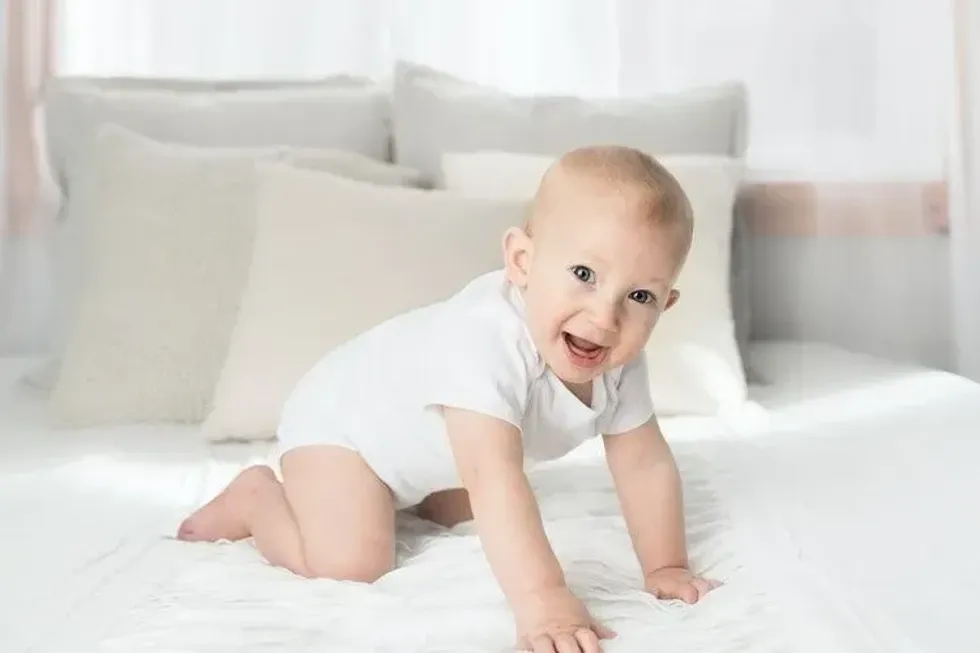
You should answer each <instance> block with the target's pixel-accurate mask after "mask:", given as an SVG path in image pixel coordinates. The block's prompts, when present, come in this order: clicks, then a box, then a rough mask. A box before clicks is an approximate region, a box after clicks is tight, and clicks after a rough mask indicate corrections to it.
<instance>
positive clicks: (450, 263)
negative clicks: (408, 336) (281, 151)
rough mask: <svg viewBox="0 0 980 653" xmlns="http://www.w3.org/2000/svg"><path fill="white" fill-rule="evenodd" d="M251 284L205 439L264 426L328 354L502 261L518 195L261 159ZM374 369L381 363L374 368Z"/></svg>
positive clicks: (241, 435)
mask: <svg viewBox="0 0 980 653" xmlns="http://www.w3.org/2000/svg"><path fill="white" fill-rule="evenodd" d="M257 211H258V227H257V234H256V239H255V248H254V251H253V259H252V265H251V268H250V271H249V276H248V282H247V287H246V290H245V293H244V296H243V298H242V303H241V309H240V311H239V315H238V321H237V323H236V325H235V328H234V331H233V333H232V337H231V342H230V345H229V349H228V356H227V359H226V360H225V364H224V368H223V370H222V372H221V376H220V379H219V381H218V384H217V386H216V388H215V393H214V405H213V410H212V411H211V413H210V414H209V416H208V418H207V420H206V422H205V424H204V435H205V437H206V438H208V439H210V440H225V439H256V438H271V437H273V436H274V435H275V431H276V426H277V425H278V422H279V417H280V413H281V411H282V407H283V404H284V402H285V400H286V398H287V397H288V395H289V393H290V392H292V390H293V388H294V387H295V385H296V384H297V383H298V382H299V380H300V378H302V376H303V375H304V374H305V373H306V372H307V371H309V370H310V368H312V367H313V366H314V364H315V363H316V362H317V361H318V360H319V359H320V358H321V357H323V356H324V355H325V354H327V353H328V352H330V351H331V350H333V349H334V348H336V347H337V346H338V345H341V344H342V343H344V342H346V341H347V340H349V339H350V338H353V337H354V336H356V335H359V334H361V333H362V332H364V331H365V330H367V329H369V328H371V327H373V326H376V325H378V324H380V323H381V322H383V321H385V320H387V319H389V318H391V317H394V316H395V315H397V314H399V313H402V312H404V311H407V310H410V309H413V308H419V307H421V306H424V305H427V304H431V303H433V302H436V301H439V300H442V299H445V298H447V297H449V296H450V295H452V294H453V293H455V292H457V291H458V290H459V289H460V288H461V287H463V286H464V285H465V284H466V283H468V282H469V281H471V280H472V279H473V278H475V277H476V276H478V275H480V274H482V273H485V272H489V271H491V270H494V269H496V268H498V267H499V266H500V264H501V260H502V258H501V256H502V255H501V242H502V240H501V239H502V238H503V234H504V231H505V230H506V228H507V227H510V226H513V225H518V224H521V222H522V220H523V217H524V211H525V204H524V203H523V202H518V201H509V200H508V201H497V200H486V199H480V198H468V197H463V196H460V195H457V194H453V193H446V192H434V191H423V190H418V189H411V188H394V187H380V186H376V185H370V184H364V183H356V182H353V181H350V180H346V179H342V178H339V177H337V176H335V175H331V174H328V173H319V172H312V171H309V170H297V169H292V168H289V167H285V166H263V167H262V169H261V173H260V183H259V196H258V209H257ZM377 373H378V374H379V375H383V374H384V373H385V371H384V370H378V371H377Z"/></svg>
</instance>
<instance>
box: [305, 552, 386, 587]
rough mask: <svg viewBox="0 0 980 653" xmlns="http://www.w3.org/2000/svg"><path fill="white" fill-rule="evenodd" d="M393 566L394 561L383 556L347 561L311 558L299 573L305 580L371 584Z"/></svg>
mask: <svg viewBox="0 0 980 653" xmlns="http://www.w3.org/2000/svg"><path fill="white" fill-rule="evenodd" d="M393 566H394V561H393V560H390V559H387V558H385V557H383V556H368V555H363V556H357V557H351V558H349V559H343V558H327V557H316V556H314V557H311V558H309V559H307V560H306V564H305V565H304V569H303V570H301V571H300V572H299V573H300V575H301V576H305V577H307V578H327V579H330V580H341V581H354V582H357V583H373V582H375V581H376V580H378V579H379V578H381V577H382V576H384V575H385V574H387V573H388V572H389V571H391V569H392V567H393Z"/></svg>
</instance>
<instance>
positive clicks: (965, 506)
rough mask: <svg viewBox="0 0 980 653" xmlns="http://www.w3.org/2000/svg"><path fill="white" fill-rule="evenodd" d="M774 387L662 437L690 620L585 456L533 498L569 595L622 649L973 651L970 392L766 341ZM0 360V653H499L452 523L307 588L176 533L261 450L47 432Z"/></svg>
mask: <svg viewBox="0 0 980 653" xmlns="http://www.w3.org/2000/svg"><path fill="white" fill-rule="evenodd" d="M755 362H756V364H757V365H758V366H759V367H760V369H761V371H762V372H763V373H764V374H765V375H766V376H768V377H769V378H770V380H772V381H773V383H772V385H770V386H767V387H757V388H753V400H754V402H753V403H752V404H750V405H747V406H746V407H745V410H743V411H741V412H740V413H739V414H737V415H732V416H729V417H727V418H726V419H724V420H721V419H714V420H706V419H691V418H685V419H671V420H666V423H665V428H666V430H667V432H668V435H669V436H670V438H671V439H672V441H673V443H674V447H675V451H676V453H677V455H678V459H679V461H680V464H681V466H682V469H683V472H684V475H685V481H686V484H687V502H688V515H689V518H688V519H689V530H690V545H691V550H692V557H693V561H694V563H695V565H697V567H698V568H699V569H701V570H703V571H705V572H706V573H709V574H711V575H714V576H717V577H720V578H722V579H723V580H725V581H726V585H725V586H724V587H722V588H721V589H719V590H717V591H716V592H715V593H713V594H712V595H710V596H709V597H708V598H707V599H706V600H705V601H703V602H702V603H701V604H698V605H696V606H693V607H689V606H684V605H679V604H674V603H667V602H657V601H654V600H652V599H651V598H650V597H648V596H645V595H644V594H643V593H642V592H640V591H639V578H638V577H637V573H636V572H637V569H636V563H635V560H634V558H633V556H632V552H631V549H630V547H629V541H628V538H627V536H626V534H625V531H624V529H623V524H622V520H621V518H620V517H619V514H618V509H617V506H616V504H615V499H614V495H613V493H612V491H611V489H610V485H609V479H608V475H607V474H606V473H605V470H604V468H603V467H602V464H601V459H600V458H598V457H597V455H596V453H597V450H596V448H594V447H593V448H591V449H590V448H586V449H584V450H582V451H581V452H577V453H576V454H575V455H573V456H571V457H570V458H569V459H568V460H566V461H562V462H561V463H559V464H558V465H555V466H552V467H550V468H548V469H543V470H541V472H540V473H538V474H537V475H536V476H535V479H534V482H535V485H536V487H537V488H538V489H539V492H540V496H541V501H542V511H543V512H544V514H545V516H546V519H547V521H548V530H549V533H550V535H551V537H552V541H553V543H554V544H555V548H556V550H557V552H558V554H559V556H560V558H561V559H562V561H563V563H564V564H565V566H566V569H567V570H568V576H569V579H570V582H571V583H572V584H573V587H574V588H575V589H576V590H577V591H579V593H580V594H581V595H582V596H583V597H584V598H585V599H586V600H587V602H588V604H589V605H590V607H591V608H592V610H593V611H594V613H595V614H596V615H597V616H598V617H600V618H601V619H603V620H604V621H606V622H607V623H608V624H609V625H610V626H612V627H613V628H614V629H616V630H618V631H619V633H620V636H619V638H617V639H616V640H613V641H611V642H608V643H607V644H606V650H607V651H609V652H610V653H616V652H617V651H651V650H657V651H685V652H693V651H712V652H714V651H718V652H723V651H834V652H848V651H888V652H889V653H890V652H901V651H910V652H911V651H977V650H980V624H978V620H977V619H976V618H975V617H974V615H973V612H974V611H975V608H976V607H977V606H978V604H980V601H978V599H977V598H975V597H977V596H978V590H980V568H978V564H977V554H976V551H977V550H978V545H980V521H978V519H977V514H978V511H977V509H976V502H977V499H978V498H980V476H978V475H977V474H976V473H975V472H974V469H973V467H974V466H975V465H976V464H977V463H976V461H977V460H980V456H978V455H977V454H978V453H980V388H978V387H977V386H976V385H974V384H970V383H968V382H966V381H963V380H961V379H958V378H956V377H953V376H950V375H946V374H941V373H937V372H930V371H925V370H919V369H910V368H906V367H903V366H898V365H892V364H887V363H884V362H882V361H878V360H875V359H872V358H868V357H863V356H857V355H854V354H848V353H846V352H842V351H840V350H837V349H834V348H830V347H825V346H821V345H812V344H787V343H784V344H768V345H764V346H759V347H757V348H756V351H755ZM26 363H27V362H26V361H10V360H7V361H2V362H0V384H2V385H3V390H0V523H2V529H3V530H2V538H0V588H2V593H0V650H2V651H4V652H10V653H20V652H21V651H37V652H43V653H48V652H52V653H53V652H55V651H58V652H61V651H72V652H76V651H80V652H87V651H120V652H123V651H125V652H127V653H128V652H136V651H151V650H152V651H164V650H166V651H195V652H196V651H202V652H203V651H209V652H210V651H223V650H228V651H232V650H233V651H388V650H390V651H400V652H406V653H407V652H411V651H459V652H463V651H504V650H508V646H509V645H510V644H511V643H512V639H513V638H512V632H511V628H512V622H511V619H510V616H509V614H508V613H507V611H506V609H505V608H504V604H503V602H502V599H501V597H500V595H499V591H498V590H497V589H496V586H495V584H494V583H493V581H492V577H491V575H490V573H489V570H488V569H487V567H486V564H485V562H484V561H483V558H482V555H481V553H480V550H479V543H478V540H477V539H476V537H475V536H474V535H473V534H472V533H471V531H470V530H469V527H468V526H467V525H463V526H461V527H459V528H458V529H456V531H455V532H453V533H445V532H440V531H438V530H437V529H434V528H432V527H429V526H427V525H425V524H422V523H420V522H418V521H414V520H411V519H409V518H406V519H404V520H403V521H402V523H401V525H400V526H401V528H400V532H399V541H400V551H399V553H400V561H401V562H402V566H401V567H400V568H399V569H398V570H396V571H395V572H392V573H391V574H389V575H388V576H386V577H385V578H383V579H382V580H381V581H379V582H378V583H377V584H376V585H374V586H370V587H368V586H360V585H356V584H343V583H334V582H330V581H307V580H302V579H298V578H294V577H291V576H290V575H289V574H287V573H285V572H282V571H281V570H278V569H274V568H271V567H269V566H267V565H265V564H264V563H263V562H262V561H261V559H260V558H259V556H258V555H257V554H256V553H255V551H254V549H253V548H252V547H251V545H250V544H249V543H247V542H246V543H238V544H193V545H191V544H186V543H181V542H176V541H174V540H172V539H170V535H171V534H172V533H173V531H174V528H175V527H176V524H177V523H178V522H179V520H180V518H181V517H182V516H183V515H184V514H185V513H186V511H187V510H188V509H190V508H191V507H193V506H195V505H197V504H198V503H200V502H201V501H203V500H204V499H206V498H208V497H209V496H210V495H211V493H213V492H215V491H217V489H218V488H219V487H220V486H221V485H222V484H223V483H224V482H225V481H226V480H227V479H228V478H230V477H231V476H232V475H233V474H234V473H235V471H237V469H239V468H240V467H241V466H242V465H244V464H246V463H247V462H249V461H250V460H257V459H259V460H260V459H262V458H263V457H264V456H265V450H266V447H265V446H262V445H258V446H250V447H242V446H237V447H220V448H208V447H206V446H205V445H204V444H203V443H201V442H200V441H199V440H198V439H197V438H196V437H195V429H194V428H192V427H175V426H161V427H140V428H115V429H103V430H92V431H70V432H58V431H54V430H51V429H48V428H46V426H45V424H44V418H43V404H42V403H40V402H39V401H38V400H36V399H32V398H30V397H29V396H28V395H27V394H26V391H25V390H22V389H19V388H17V387H16V384H15V383H14V379H15V378H16V376H17V374H18V368H19V367H20V368H23V366H24V365H25V364H26Z"/></svg>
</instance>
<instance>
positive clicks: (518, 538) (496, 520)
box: [443, 407, 612, 653]
mask: <svg viewBox="0 0 980 653" xmlns="http://www.w3.org/2000/svg"><path fill="white" fill-rule="evenodd" d="M443 414H444V418H445V422H446V429H447V432H448V434H449V440H450V445H451V447H452V450H453V455H454V457H455V459H456V464H457V468H458V470H459V474H460V477H461V479H462V481H463V485H464V486H465V487H466V490H467V492H468V493H469V499H470V505H471V507H472V510H473V517H474V520H475V524H476V529H477V532H478V533H479V536H480V540H481V542H482V544H483V548H484V551H485V554H486V556H487V560H488V561H489V563H490V568H491V570H492V571H493V573H494V575H495V576H496V578H497V581H498V582H499V584H500V587H501V589H502V590H503V593H504V595H505V597H506V598H507V601H508V603H509V604H510V606H511V608H512V610H513V612H514V614H515V617H516V620H517V628H518V635H519V637H520V639H521V642H520V645H521V646H523V647H524V648H528V649H530V648H532V647H534V648H535V650H538V648H537V647H539V646H544V645H545V644H547V646H546V647H545V648H547V650H554V649H553V648H552V646H554V647H556V648H557V650H561V651H566V650H567V651H579V650H581V651H586V652H587V653H592V652H593V651H598V650H599V648H598V638H601V637H604V636H610V635H612V633H611V632H609V631H607V630H606V629H605V628H604V627H602V626H601V625H599V624H597V623H595V622H594V621H593V620H592V618H591V616H590V615H589V614H588V612H587V611H586V609H585V607H584V606H583V605H582V603H581V602H580V601H579V600H578V599H577V598H575V596H574V595H573V594H572V593H571V591H570V590H569V589H568V587H567V586H566V584H565V577H564V573H563V572H562V569H561V566H560V564H559V562H558V559H557V557H556V556H555V554H554V552H553V551H552V549H551V545H550V543H549V542H548V538H547V535H546V534H545V530H544V525H543V524H542V521H541V513H540V511H539V509H538V504H537V501H536V499H535V497H534V493H533V491H532V489H531V485H530V483H529V481H528V479H527V476H526V475H525V473H524V464H523V460H524V451H523V442H522V438H521V433H520V431H519V430H518V428H517V427H515V426H513V425H512V424H509V423H507V422H505V421H503V420H500V419H497V418H494V417H489V416H486V415H483V414H480V413H477V412H473V411H467V410H460V409H453V408H449V407H445V408H443Z"/></svg>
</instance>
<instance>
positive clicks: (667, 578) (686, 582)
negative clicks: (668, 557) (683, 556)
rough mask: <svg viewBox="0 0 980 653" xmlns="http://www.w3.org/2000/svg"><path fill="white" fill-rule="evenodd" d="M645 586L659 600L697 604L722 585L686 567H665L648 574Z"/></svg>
mask: <svg viewBox="0 0 980 653" xmlns="http://www.w3.org/2000/svg"><path fill="white" fill-rule="evenodd" d="M644 585H645V587H646V590H647V591H648V592H650V593H651V594H653V595H654V596H656V597H657V598H658V599H680V600H681V601H684V602H685V603H697V602H698V601H699V600H701V599H702V598H704V595H705V594H707V593H708V592H710V591H711V590H713V589H715V588H717V587H720V586H721V583H720V582H719V581H716V580H707V579H705V578H700V577H698V576H695V575H694V574H692V573H691V572H690V571H689V570H688V569H686V568H684V567H664V568H663V569H658V570H656V571H654V572H653V573H651V574H648V575H647V577H646V579H645V583H644Z"/></svg>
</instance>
